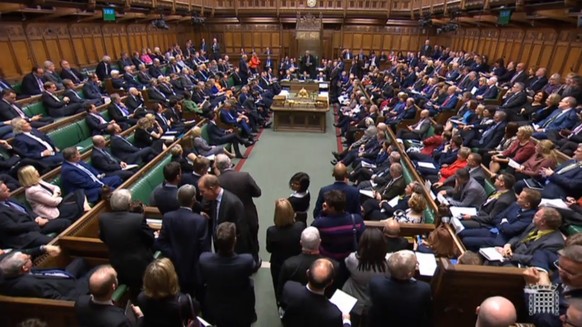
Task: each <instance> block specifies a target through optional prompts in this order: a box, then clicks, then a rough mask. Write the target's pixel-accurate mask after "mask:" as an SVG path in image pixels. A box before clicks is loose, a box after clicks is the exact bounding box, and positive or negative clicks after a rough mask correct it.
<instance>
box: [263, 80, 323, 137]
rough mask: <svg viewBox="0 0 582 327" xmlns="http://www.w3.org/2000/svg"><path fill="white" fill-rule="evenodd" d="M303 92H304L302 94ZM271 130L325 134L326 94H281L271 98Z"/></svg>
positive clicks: (301, 92) (300, 92) (305, 92)
mask: <svg viewBox="0 0 582 327" xmlns="http://www.w3.org/2000/svg"><path fill="white" fill-rule="evenodd" d="M303 91H304V92H303ZM271 110H272V111H273V130H274V131H276V132H279V131H292V132H320V133H325V131H326V127H327V119H326V115H327V112H328V111H329V97H328V95H327V93H317V92H312V93H309V92H307V91H305V90H301V91H299V92H298V93H297V94H293V93H291V94H288V93H286V92H282V94H279V95H277V96H275V97H274V98H273V105H272V106H271Z"/></svg>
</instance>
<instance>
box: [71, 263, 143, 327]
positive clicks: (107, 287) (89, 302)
mask: <svg viewBox="0 0 582 327" xmlns="http://www.w3.org/2000/svg"><path fill="white" fill-rule="evenodd" d="M117 287H118V282H117V272H116V271H115V269H113V267H111V266H110V265H104V266H100V267H99V268H97V269H95V271H94V272H93V273H92V274H91V276H90V277H89V291H90V292H91V295H82V296H81V297H79V299H78V300H77V301H76V302H75V313H76V316H77V320H78V321H79V325H80V326H84V327H101V326H115V327H130V326H140V325H141V323H142V320H143V313H142V312H141V310H140V309H139V307H135V306H132V310H133V311H134V314H135V315H136V317H137V318H138V320H137V322H136V324H134V323H132V322H131V321H130V320H129V319H128V317H127V316H125V313H124V311H123V309H122V308H120V307H118V306H116V305H115V304H113V301H112V299H111V297H112V296H113V293H114V292H115V290H116V289H117Z"/></svg>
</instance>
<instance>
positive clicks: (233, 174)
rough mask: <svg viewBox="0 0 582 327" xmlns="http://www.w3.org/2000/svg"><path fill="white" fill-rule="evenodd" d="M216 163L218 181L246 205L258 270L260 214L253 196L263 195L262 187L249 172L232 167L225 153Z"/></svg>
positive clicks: (219, 155) (217, 157)
mask: <svg viewBox="0 0 582 327" xmlns="http://www.w3.org/2000/svg"><path fill="white" fill-rule="evenodd" d="M214 165H215V167H216V168H217V169H218V171H219V172H220V174H219V175H218V181H219V182H220V186H221V187H223V188H224V189H226V190H228V191H230V192H232V193H234V195H236V196H237V197H238V198H239V199H240V200H241V202H242V203H243V205H244V207H245V215H246V219H247V221H248V224H249V227H250V232H251V241H252V248H253V249H252V251H253V252H252V254H253V258H254V259H255V262H256V263H257V267H256V268H257V270H258V268H260V266H261V262H262V260H261V259H260V258H259V239H258V234H259V214H258V213H257V207H256V206H255V203H254V202H253V198H258V197H260V196H261V188H260V187H259V186H258V185H257V183H256V182H255V180H254V179H253V178H252V177H251V175H249V173H247V172H239V171H235V170H234V169H232V163H231V161H230V158H229V157H228V156H226V155H225V154H218V155H216V158H215V159H214Z"/></svg>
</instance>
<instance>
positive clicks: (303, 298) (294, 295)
mask: <svg viewBox="0 0 582 327" xmlns="http://www.w3.org/2000/svg"><path fill="white" fill-rule="evenodd" d="M334 272H335V271H334V266H333V263H332V262H331V261H330V260H329V259H317V260H315V261H314V262H313V264H311V266H310V267H309V269H308V270H307V280H308V283H307V286H304V285H302V284H300V283H298V282H294V281H289V282H287V283H286V284H285V286H284V287H283V294H282V297H281V305H282V307H283V310H284V314H283V318H282V320H283V325H284V326H312V327H315V326H319V327H338V326H342V325H343V326H351V322H350V319H349V315H347V314H346V315H345V316H344V315H342V312H341V311H340V310H339V308H338V307H337V306H336V305H334V304H333V303H331V302H330V301H329V300H328V299H327V298H326V297H325V289H326V288H327V287H329V286H330V285H331V284H332V283H333V279H334V277H335V275H334Z"/></svg>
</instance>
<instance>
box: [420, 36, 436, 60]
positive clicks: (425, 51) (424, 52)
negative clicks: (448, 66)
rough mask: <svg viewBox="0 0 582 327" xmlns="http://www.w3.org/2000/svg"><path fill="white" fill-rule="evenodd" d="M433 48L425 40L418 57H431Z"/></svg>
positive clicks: (428, 41)
mask: <svg viewBox="0 0 582 327" xmlns="http://www.w3.org/2000/svg"><path fill="white" fill-rule="evenodd" d="M432 54H433V47H432V45H430V40H425V41H424V45H423V46H422V48H421V49H420V55H421V56H425V57H432Z"/></svg>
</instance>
